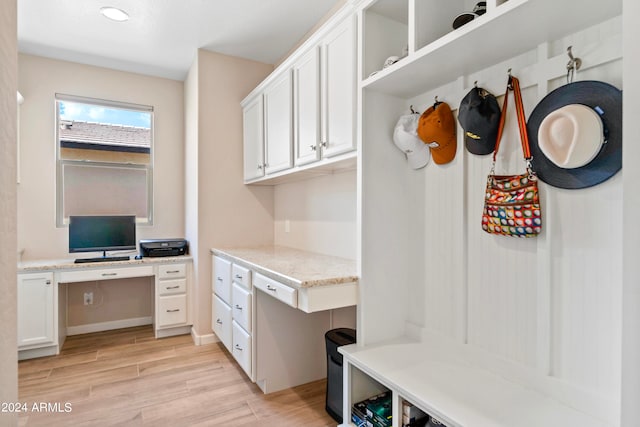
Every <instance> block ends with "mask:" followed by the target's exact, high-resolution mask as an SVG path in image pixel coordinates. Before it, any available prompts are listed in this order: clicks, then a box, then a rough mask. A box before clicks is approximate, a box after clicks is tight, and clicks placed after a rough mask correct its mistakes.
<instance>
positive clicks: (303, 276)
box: [211, 246, 358, 288]
mask: <svg viewBox="0 0 640 427" xmlns="http://www.w3.org/2000/svg"><path fill="white" fill-rule="evenodd" d="M211 253H212V254H214V255H217V256H220V257H222V258H226V259H228V260H230V261H232V262H234V263H237V264H240V265H242V266H244V267H246V268H249V269H251V270H253V271H255V272H257V273H261V274H263V275H265V276H267V277H270V278H272V279H274V280H277V281H279V282H282V283H283V284H285V285H288V286H292V287H295V288H308V287H312V286H326V285H339V284H345V283H354V282H357V281H358V276H357V275H356V271H357V267H356V262H355V261H353V260H350V259H346V258H339V257H334V256H329V255H322V254H318V253H314V252H307V251H302V250H299V249H293V248H287V247H284V246H260V247H247V248H213V249H211Z"/></svg>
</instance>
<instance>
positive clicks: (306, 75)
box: [293, 47, 320, 165]
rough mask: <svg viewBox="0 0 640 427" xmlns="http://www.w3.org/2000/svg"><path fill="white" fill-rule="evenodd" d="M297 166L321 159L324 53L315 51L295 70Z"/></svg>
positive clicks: (311, 51) (302, 59)
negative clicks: (321, 68) (321, 76)
mask: <svg viewBox="0 0 640 427" xmlns="http://www.w3.org/2000/svg"><path fill="white" fill-rule="evenodd" d="M293 82H294V103H293V108H294V114H293V117H294V148H295V149H294V151H295V164H296V165H304V164H307V163H311V162H315V161H316V160H318V159H319V158H320V146H319V145H320V49H319V48H318V47H314V48H313V49H311V50H310V51H309V52H307V53H306V54H304V55H303V56H302V57H301V58H300V60H299V61H298V62H296V64H295V65H294V66H293Z"/></svg>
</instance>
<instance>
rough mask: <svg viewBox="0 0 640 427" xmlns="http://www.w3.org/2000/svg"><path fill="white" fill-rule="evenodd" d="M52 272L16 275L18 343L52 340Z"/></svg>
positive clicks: (25, 345) (53, 316)
mask: <svg viewBox="0 0 640 427" xmlns="http://www.w3.org/2000/svg"><path fill="white" fill-rule="evenodd" d="M54 291H55V285H54V283H53V273H29V274H19V275H18V347H19V348H21V347H29V346H35V345H47V344H54V343H55V338H56V337H55V292H54Z"/></svg>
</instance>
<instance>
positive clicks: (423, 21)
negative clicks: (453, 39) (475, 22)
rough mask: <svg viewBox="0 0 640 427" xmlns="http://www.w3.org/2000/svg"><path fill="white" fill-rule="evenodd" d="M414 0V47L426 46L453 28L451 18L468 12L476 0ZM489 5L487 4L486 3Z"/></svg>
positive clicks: (417, 48)
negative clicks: (444, 0)
mask: <svg viewBox="0 0 640 427" xmlns="http://www.w3.org/2000/svg"><path fill="white" fill-rule="evenodd" d="M414 1H415V16H414V20H415V49H416V50H419V49H421V48H423V47H424V46H427V45H429V44H431V43H433V42H434V41H436V40H438V39H439V38H440V37H442V36H444V35H445V34H447V33H450V32H451V31H454V29H453V26H452V24H453V20H454V19H455V17H456V16H458V15H459V14H461V13H464V12H470V11H472V10H473V8H474V6H475V5H476V3H477V1H476V0H449V1H446V2H443V1H439V0H414ZM487 7H489V5H487Z"/></svg>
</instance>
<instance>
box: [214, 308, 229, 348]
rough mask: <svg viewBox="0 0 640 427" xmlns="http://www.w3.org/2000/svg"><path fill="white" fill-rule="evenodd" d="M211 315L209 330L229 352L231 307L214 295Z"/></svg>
mask: <svg viewBox="0 0 640 427" xmlns="http://www.w3.org/2000/svg"><path fill="white" fill-rule="evenodd" d="M211 314H212V316H211V329H213V332H214V333H215V334H216V336H217V337H218V338H219V339H220V341H222V344H224V346H225V347H227V349H228V350H229V351H231V307H229V306H228V305H227V304H226V303H225V302H224V301H222V300H221V299H220V298H218V296H217V295H214V296H213V311H212V313H211Z"/></svg>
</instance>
